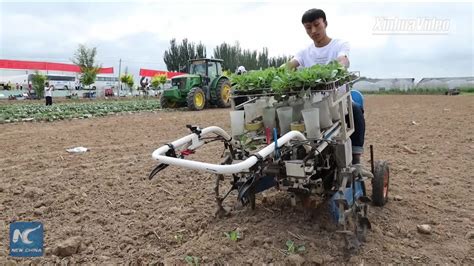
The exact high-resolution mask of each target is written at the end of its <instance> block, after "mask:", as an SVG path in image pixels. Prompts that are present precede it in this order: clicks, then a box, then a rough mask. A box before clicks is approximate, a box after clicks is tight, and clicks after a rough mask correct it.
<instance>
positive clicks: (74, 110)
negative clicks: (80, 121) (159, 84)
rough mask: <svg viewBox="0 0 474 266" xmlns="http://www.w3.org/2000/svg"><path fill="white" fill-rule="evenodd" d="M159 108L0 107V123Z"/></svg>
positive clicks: (145, 104) (140, 103) (129, 104)
mask: <svg viewBox="0 0 474 266" xmlns="http://www.w3.org/2000/svg"><path fill="white" fill-rule="evenodd" d="M158 108H160V104H159V101H156V100H134V101H113V102H90V103H61V104H54V105H52V106H45V105H42V104H11V105H1V106H0V123H9V122H21V121H55V120H63V119H73V118H89V117H100V116H106V115H109V114H115V113H121V112H136V111H146V110H156V109H158Z"/></svg>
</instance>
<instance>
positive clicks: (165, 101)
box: [160, 95, 178, 109]
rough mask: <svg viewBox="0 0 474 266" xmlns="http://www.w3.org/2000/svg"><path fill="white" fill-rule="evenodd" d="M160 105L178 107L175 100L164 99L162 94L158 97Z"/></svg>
mask: <svg viewBox="0 0 474 266" xmlns="http://www.w3.org/2000/svg"><path fill="white" fill-rule="evenodd" d="M160 105H161V109H165V108H176V107H178V104H177V103H176V102H173V101H170V100H169V99H166V97H165V96H163V95H162V96H161V97H160Z"/></svg>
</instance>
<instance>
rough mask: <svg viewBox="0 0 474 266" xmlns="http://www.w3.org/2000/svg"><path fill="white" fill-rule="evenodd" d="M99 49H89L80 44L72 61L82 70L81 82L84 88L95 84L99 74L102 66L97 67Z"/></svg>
mask: <svg viewBox="0 0 474 266" xmlns="http://www.w3.org/2000/svg"><path fill="white" fill-rule="evenodd" d="M96 55H97V48H96V47H94V48H87V47H86V46H85V45H83V44H79V47H78V48H77V51H76V53H75V54H74V58H73V59H71V61H72V62H73V63H74V64H75V65H77V66H79V68H80V69H81V76H80V78H79V79H80V81H81V83H82V85H84V86H90V85H91V84H93V83H94V82H95V79H96V77H97V74H98V73H99V70H100V68H101V66H99V65H96V63H95V56H96Z"/></svg>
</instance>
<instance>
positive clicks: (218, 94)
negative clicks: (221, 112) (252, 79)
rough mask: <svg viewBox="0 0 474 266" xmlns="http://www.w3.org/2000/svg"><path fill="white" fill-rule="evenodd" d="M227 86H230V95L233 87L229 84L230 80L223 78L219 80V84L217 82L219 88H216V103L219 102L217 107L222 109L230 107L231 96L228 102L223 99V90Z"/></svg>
mask: <svg viewBox="0 0 474 266" xmlns="http://www.w3.org/2000/svg"><path fill="white" fill-rule="evenodd" d="M225 85H228V86H229V94H230V90H231V85H230V82H229V80H228V79H226V78H223V79H221V80H219V82H217V86H216V98H217V101H216V102H217V106H218V107H220V108H228V107H230V95H229V99H228V100H227V102H225V101H224V99H222V89H223V88H224V86H225Z"/></svg>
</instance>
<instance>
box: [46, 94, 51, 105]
mask: <svg viewBox="0 0 474 266" xmlns="http://www.w3.org/2000/svg"><path fill="white" fill-rule="evenodd" d="M46 105H53V97H51V96H46Z"/></svg>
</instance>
